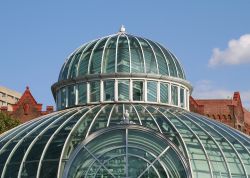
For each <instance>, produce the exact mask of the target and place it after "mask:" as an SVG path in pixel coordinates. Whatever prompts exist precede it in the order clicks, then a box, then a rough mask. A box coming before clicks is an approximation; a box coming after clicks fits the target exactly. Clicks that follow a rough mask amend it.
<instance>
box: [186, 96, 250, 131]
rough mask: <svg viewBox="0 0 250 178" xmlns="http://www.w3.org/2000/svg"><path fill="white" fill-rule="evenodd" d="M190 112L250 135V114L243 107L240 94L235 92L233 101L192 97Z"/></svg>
mask: <svg viewBox="0 0 250 178" xmlns="http://www.w3.org/2000/svg"><path fill="white" fill-rule="evenodd" d="M190 111H192V112H196V113H199V114H202V115H205V116H208V117H210V118H211V119H214V120H217V121H219V122H223V123H225V124H227V125H229V126H231V127H233V128H235V129H238V130H240V131H242V132H244V133H246V134H248V135H250V112H249V111H247V110H246V109H245V108H244V107H243V105H242V102H241V98H240V93H239V92H234V95H233V98H232V99H194V98H193V97H190Z"/></svg>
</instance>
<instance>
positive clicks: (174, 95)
mask: <svg viewBox="0 0 250 178" xmlns="http://www.w3.org/2000/svg"><path fill="white" fill-rule="evenodd" d="M171 104H173V105H176V106H178V87H177V86H175V85H171Z"/></svg>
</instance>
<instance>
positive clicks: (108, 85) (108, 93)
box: [103, 80, 115, 101]
mask: <svg viewBox="0 0 250 178" xmlns="http://www.w3.org/2000/svg"><path fill="white" fill-rule="evenodd" d="M103 86H104V87H103V100H104V101H114V96H115V94H114V93H115V91H114V86H115V81H114V80H106V81H103Z"/></svg>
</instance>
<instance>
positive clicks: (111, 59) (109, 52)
mask: <svg viewBox="0 0 250 178" xmlns="http://www.w3.org/2000/svg"><path fill="white" fill-rule="evenodd" d="M116 41H117V36H115V37H112V38H111V39H110V40H109V41H108V44H107V46H106V48H105V49H104V50H105V52H104V59H103V64H102V69H103V70H102V72H103V73H114V72H115V54H116Z"/></svg>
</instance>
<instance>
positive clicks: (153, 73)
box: [52, 28, 192, 110]
mask: <svg viewBox="0 0 250 178" xmlns="http://www.w3.org/2000/svg"><path fill="white" fill-rule="evenodd" d="M191 91H192V86H191V85H190V83H189V82H188V81H187V80H186V78H185V73H184V70H183V68H182V66H181V64H180V62H179V61H178V60H177V58H176V57H175V55H174V54H173V53H171V52H170V51H169V50H168V49H166V48H164V47H163V46H162V45H160V44H159V43H157V42H154V41H152V40H149V39H146V38H142V37H138V36H134V35H130V34H128V33H126V32H125V29H124V28H122V29H121V30H120V32H118V33H117V34H113V35H110V36H105V37H102V38H99V39H97V40H93V41H91V42H88V43H86V44H84V45H83V46H81V47H80V48H78V49H77V50H75V51H74V52H73V53H72V54H71V55H70V56H69V57H68V59H67V60H66V62H65V63H64V64H63V66H62V68H61V72H60V74H59V79H58V82H57V83H55V84H54V85H53V86H52V92H53V95H54V98H55V100H56V103H57V109H58V110H61V109H64V108H69V107H73V106H80V105H81V106H82V105H89V104H100V103H111V102H113V103H117V102H122V103H124V102H129V103H131V102H133V103H142V102H144V103H158V104H165V105H172V106H177V107H181V108H184V109H187V110H188V106H189V104H188V99H189V95H190V93H191Z"/></svg>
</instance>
